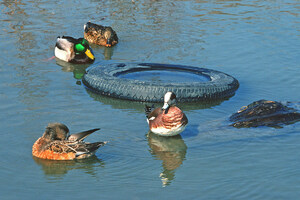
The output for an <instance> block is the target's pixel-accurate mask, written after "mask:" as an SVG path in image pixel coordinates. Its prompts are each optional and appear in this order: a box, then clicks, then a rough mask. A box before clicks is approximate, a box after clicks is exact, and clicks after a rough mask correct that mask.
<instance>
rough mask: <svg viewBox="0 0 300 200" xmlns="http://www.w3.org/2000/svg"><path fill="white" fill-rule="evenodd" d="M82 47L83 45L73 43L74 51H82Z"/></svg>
mask: <svg viewBox="0 0 300 200" xmlns="http://www.w3.org/2000/svg"><path fill="white" fill-rule="evenodd" d="M84 49H85V47H84V46H83V45H82V44H76V45H75V50H76V51H80V52H82V51H84Z"/></svg>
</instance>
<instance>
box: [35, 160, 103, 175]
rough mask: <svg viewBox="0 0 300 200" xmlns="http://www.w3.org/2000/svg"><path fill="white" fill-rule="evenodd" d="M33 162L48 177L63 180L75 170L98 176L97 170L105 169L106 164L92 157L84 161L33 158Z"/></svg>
mask: <svg viewBox="0 0 300 200" xmlns="http://www.w3.org/2000/svg"><path fill="white" fill-rule="evenodd" d="M33 160H34V161H35V162H36V163H37V164H38V165H40V166H42V169H43V171H44V173H45V175H46V176H47V177H56V178H62V177H63V176H64V175H65V174H67V173H68V171H70V170H73V169H81V170H84V171H85V173H87V174H90V175H92V176H94V175H96V174H97V172H96V170H97V169H96V168H98V167H104V166H105V163H104V162H103V161H102V160H100V159H99V158H97V157H96V156H92V157H90V158H87V159H83V160H66V161H63V160H45V159H41V158H36V157H34V156H33Z"/></svg>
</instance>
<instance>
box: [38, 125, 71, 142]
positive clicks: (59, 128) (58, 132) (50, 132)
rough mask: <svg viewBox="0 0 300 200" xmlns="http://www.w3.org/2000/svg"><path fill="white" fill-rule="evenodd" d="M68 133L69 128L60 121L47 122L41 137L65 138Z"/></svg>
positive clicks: (49, 138)
mask: <svg viewBox="0 0 300 200" xmlns="http://www.w3.org/2000/svg"><path fill="white" fill-rule="evenodd" d="M68 134H69V129H68V127H67V126H66V125H64V124H62V123H57V122H56V123H49V124H48V126H47V127H46V130H45V132H44V134H43V138H45V139H48V140H65V139H66V138H67V136H68Z"/></svg>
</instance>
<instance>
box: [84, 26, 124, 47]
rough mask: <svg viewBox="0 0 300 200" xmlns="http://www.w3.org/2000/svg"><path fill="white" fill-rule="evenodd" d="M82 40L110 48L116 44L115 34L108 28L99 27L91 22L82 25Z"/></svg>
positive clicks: (116, 37)
mask: <svg viewBox="0 0 300 200" xmlns="http://www.w3.org/2000/svg"><path fill="white" fill-rule="evenodd" d="M83 29H84V38H85V39H86V40H87V41H88V42H89V43H93V44H97V45H100V46H106V47H111V46H114V45H116V44H117V43H118V40H119V39H118V36H117V33H116V32H115V31H114V30H113V29H112V28H111V27H110V26H101V25H98V24H94V23H91V22H87V23H86V24H84V27H83Z"/></svg>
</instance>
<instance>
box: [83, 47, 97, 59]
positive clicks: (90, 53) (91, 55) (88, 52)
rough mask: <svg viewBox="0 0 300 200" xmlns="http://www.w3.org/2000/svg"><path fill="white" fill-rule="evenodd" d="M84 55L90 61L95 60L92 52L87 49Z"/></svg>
mask: <svg viewBox="0 0 300 200" xmlns="http://www.w3.org/2000/svg"><path fill="white" fill-rule="evenodd" d="M85 54H86V55H87V56H88V57H89V58H90V59H92V60H95V56H94V55H93V54H92V52H91V51H90V50H89V49H87V50H86V51H85Z"/></svg>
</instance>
